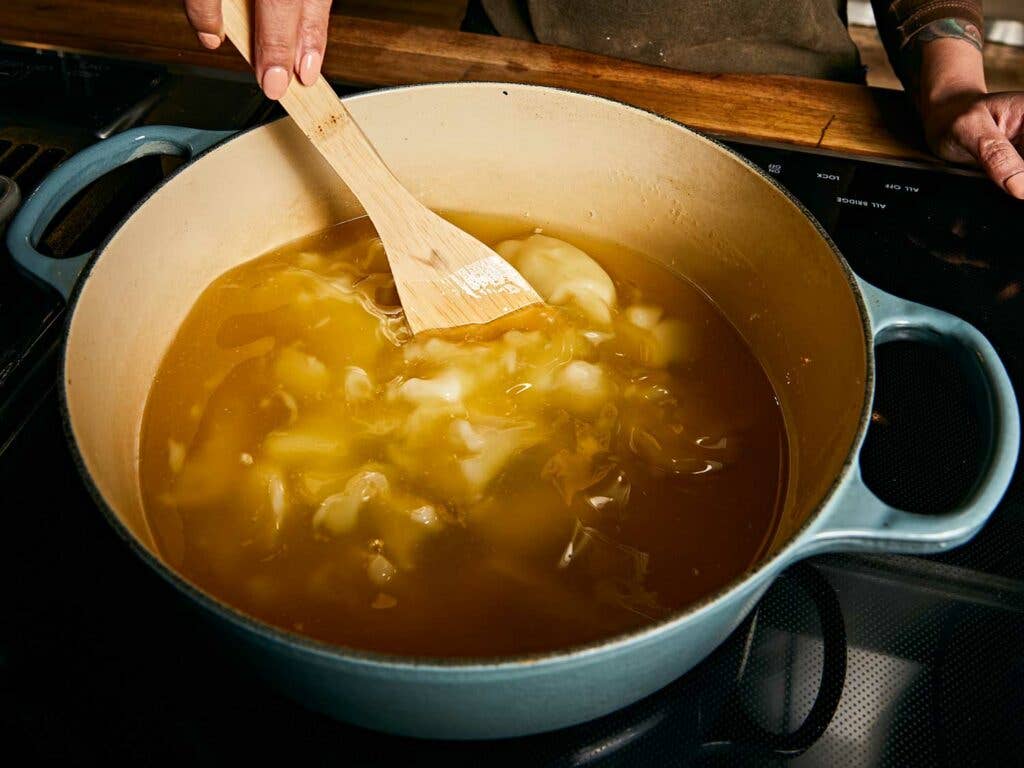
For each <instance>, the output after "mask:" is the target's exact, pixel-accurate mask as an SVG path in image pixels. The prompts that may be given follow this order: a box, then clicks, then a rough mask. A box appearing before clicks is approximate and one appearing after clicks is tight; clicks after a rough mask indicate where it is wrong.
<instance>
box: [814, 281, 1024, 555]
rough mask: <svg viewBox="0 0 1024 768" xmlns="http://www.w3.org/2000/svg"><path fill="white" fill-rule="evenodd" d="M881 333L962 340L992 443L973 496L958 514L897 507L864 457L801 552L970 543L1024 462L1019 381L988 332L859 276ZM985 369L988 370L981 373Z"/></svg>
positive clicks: (881, 336) (878, 339)
mask: <svg viewBox="0 0 1024 768" xmlns="http://www.w3.org/2000/svg"><path fill="white" fill-rule="evenodd" d="M859 282H860V287H861V291H862V292H863V294H864V297H865V299H866V302H867V308H868V314H869V315H870V316H871V326H872V328H873V331H874V344H875V346H878V345H879V344H882V343H884V342H886V341H888V340H892V339H897V338H902V339H918V340H921V341H926V342H933V343H936V342H938V343H949V342H953V343H955V344H956V345H958V346H960V347H961V348H962V350H963V351H964V352H966V354H964V355H963V360H964V363H965V367H966V368H968V369H970V370H969V371H968V373H971V374H973V375H975V376H976V377H978V378H979V379H980V384H981V386H979V387H978V391H979V392H980V396H981V397H982V398H984V401H983V402H982V403H981V409H982V411H984V412H986V413H987V417H988V418H987V420H986V421H987V423H986V424H985V425H984V428H985V429H986V432H987V435H988V448H987V451H986V455H985V457H984V462H983V464H984V466H983V469H982V473H981V477H980V478H979V480H978V481H977V483H976V484H975V486H974V488H973V490H972V491H971V493H970V494H969V495H968V497H967V498H966V499H965V500H964V501H963V502H962V503H961V504H960V505H959V506H958V507H957V508H956V509H955V510H953V511H952V512H951V513H949V514H945V515H919V514H914V513H911V512H904V511H903V510H899V509H894V508H893V507H891V506H889V505H888V504H886V503H885V502H884V501H882V500H881V499H879V498H878V497H877V496H876V495H875V494H874V493H872V492H871V490H870V489H869V488H868V487H867V485H865V483H864V480H863V478H862V477H861V472H860V464H859V462H858V463H857V464H856V465H855V466H854V467H852V468H851V472H850V473H849V475H848V476H847V478H846V479H845V480H844V481H843V483H842V484H841V485H840V487H839V488H837V489H836V491H835V496H834V498H833V500H832V504H834V505H835V507H836V512H835V513H834V514H833V515H830V516H829V517H828V518H827V521H826V522H825V524H824V525H823V527H822V529H821V530H819V531H818V532H817V533H816V534H815V535H814V537H813V539H812V541H811V542H810V545H809V548H808V549H807V550H804V551H803V552H802V553H801V554H802V555H806V554H816V553H819V552H826V551H832V550H868V551H875V552H906V553H919V554H925V553H930V552H941V551H943V550H946V549H950V548H952V547H956V546H959V545H960V544H963V543H965V542H967V541H969V540H970V539H971V538H972V537H973V536H974V535H975V534H976V533H977V532H978V531H979V530H980V529H981V527H982V526H983V525H984V524H985V522H986V521H987V520H988V518H989V517H990V516H991V515H992V512H993V511H995V508H996V505H997V504H998V503H999V500H1000V499H1001V498H1002V497H1003V494H1004V493H1005V492H1006V489H1007V487H1008V486H1009V484H1010V480H1011V479H1012V477H1013V472H1014V468H1015V467H1016V464H1017V453H1018V449H1019V446H1020V417H1019V414H1018V410H1017V399H1016V397H1015V396H1014V392H1013V385H1012V384H1011V383H1010V377H1009V375H1008V374H1007V372H1006V368H1005V367H1004V366H1003V363H1002V361H1001V360H1000V359H999V356H998V355H997V354H996V351H995V349H994V348H993V347H992V345H991V344H990V343H989V341H988V339H986V338H985V337H984V336H983V335H982V334H981V332H980V331H979V330H978V329H977V328H975V327H974V326H972V325H971V324H970V323H967V322H966V321H964V320H961V319H960V318H958V317H955V316H953V315H950V314H948V313H947V312H943V311H941V310H938V309H932V308H931V307H926V306H924V305H922V304H916V303H914V302H911V301H905V300H903V299H900V298H897V297H896V296H892V295H890V294H888V293H885V292H884V291H882V290H879V289H878V288H875V287H874V286H873V285H870V284H868V283H866V282H864V281H863V280H859ZM979 374H980V376H979Z"/></svg>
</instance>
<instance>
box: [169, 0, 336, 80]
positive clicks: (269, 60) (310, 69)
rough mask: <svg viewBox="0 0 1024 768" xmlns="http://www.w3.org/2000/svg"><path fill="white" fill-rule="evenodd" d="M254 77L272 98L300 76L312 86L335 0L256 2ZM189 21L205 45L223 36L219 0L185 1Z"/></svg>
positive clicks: (325, 43)
mask: <svg viewBox="0 0 1024 768" xmlns="http://www.w3.org/2000/svg"><path fill="white" fill-rule="evenodd" d="M255 6H256V40H255V41H254V42H255V46H254V52H255V57H254V58H255V61H254V62H253V68H254V69H255V70H256V79H257V81H258V82H259V84H260V86H261V87H262V88H263V92H264V93H265V94H266V95H267V98H270V99H274V100H277V99H280V98H281V97H282V96H283V95H284V92H285V91H286V90H288V84H289V83H290V82H291V79H292V75H293V74H294V75H297V76H298V78H299V80H300V81H302V83H303V84H304V85H312V84H313V83H314V82H316V78H317V76H318V75H319V74H320V66H321V65H322V64H323V60H324V52H325V51H326V48H327V23H328V19H329V15H330V10H331V0H256V3H255ZM185 12H186V13H187V14H188V20H189V21H190V22H191V24H192V26H193V27H194V28H195V30H196V33H197V34H198V35H199V42H200V43H202V44H203V46H205V47H206V48H210V49H214V48H217V47H218V46H219V45H220V44H221V43H222V42H223V40H224V23H223V20H222V18H221V0H185Z"/></svg>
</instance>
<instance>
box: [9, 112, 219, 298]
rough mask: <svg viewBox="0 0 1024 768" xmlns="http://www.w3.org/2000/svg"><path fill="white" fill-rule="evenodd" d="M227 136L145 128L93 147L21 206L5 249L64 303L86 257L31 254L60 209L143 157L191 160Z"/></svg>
mask: <svg viewBox="0 0 1024 768" xmlns="http://www.w3.org/2000/svg"><path fill="white" fill-rule="evenodd" d="M232 133H233V132H232V131H200V130H197V129H195V128H181V127H177V126H167V125H147V126H144V127H140V128H132V129H129V130H127V131H125V132H124V133H119V134H117V135H116V136H111V137H110V138H109V139H104V140H103V141H100V142H97V143H96V144H93V145H92V146H91V147H88V148H87V149H84V150H82V151H81V152H79V153H78V154H77V155H74V156H73V157H71V158H69V159H67V160H65V161H64V162H63V163H61V164H60V166H58V168H57V170H55V171H54V172H53V173H51V174H50V175H49V176H47V177H46V179H45V180H43V182H42V183H41V184H40V185H39V186H38V187H37V188H36V190H35V192H33V193H32V195H31V196H30V197H29V198H28V200H26V201H25V204H24V205H23V206H22V207H21V210H19V211H18V213H17V215H16V216H15V217H14V220H13V221H11V224H10V226H9V227H8V229H7V248H8V250H9V251H10V252H11V255H12V256H13V257H14V260H15V261H16V262H17V263H18V265H19V266H21V267H22V268H23V269H25V270H26V271H28V272H29V273H31V274H32V275H35V276H36V277H37V278H39V279H40V280H42V281H43V282H44V283H48V284H49V285H52V286H53V287H54V288H56V289H57V290H58V291H59V292H60V294H61V295H62V296H63V297H64V299H65V300H67V299H68V298H69V297H70V296H71V291H72V290H73V289H74V287H75V282H76V281H77V280H78V276H79V275H80V274H81V272H82V270H83V269H84V268H85V265H86V264H87V263H88V261H89V258H90V257H91V256H92V254H91V253H82V254H79V255H77V256H71V257H67V258H61V259H55V258H52V257H49V256H44V255H43V254H41V253H40V252H39V251H38V250H37V248H38V246H39V240H40V239H41V238H42V236H43V232H45V231H46V228H47V226H49V224H50V221H51V220H52V219H53V217H54V216H56V215H57V214H58V213H59V212H60V210H61V208H63V207H64V206H65V205H66V204H67V202H68V201H69V200H71V198H73V197H74V196H75V195H77V194H78V193H79V192H80V191H81V190H82V189H84V188H85V187H86V186H88V185H89V184H91V183H92V182H93V181H95V180H96V179H98V178H100V177H101V176H103V175H105V174H107V173H109V172H110V171H112V170H114V169H115V168H117V167H118V166H121V165H124V164H125V163H129V162H131V161H132V160H136V159H138V158H140V157H145V156H146V155H173V156H176V157H184V158H185V159H191V158H193V157H195V156H196V155H198V154H199V153H201V152H203V151H205V150H206V149H209V148H210V147H212V146H213V145H214V144H217V143H218V142H220V141H223V140H224V139H226V138H227V137H228V136H231V135H232Z"/></svg>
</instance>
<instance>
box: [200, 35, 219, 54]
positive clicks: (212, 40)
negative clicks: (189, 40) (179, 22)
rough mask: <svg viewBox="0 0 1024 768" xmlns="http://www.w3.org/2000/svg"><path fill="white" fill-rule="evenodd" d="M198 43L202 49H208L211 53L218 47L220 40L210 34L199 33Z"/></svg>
mask: <svg viewBox="0 0 1024 768" xmlns="http://www.w3.org/2000/svg"><path fill="white" fill-rule="evenodd" d="M199 42H200V43H202V45H203V47H204V48H209V49H210V50H211V51H212V50H214V49H215V48H219V47H220V38H219V37H217V35H215V34H213V33H212V32H200V33H199Z"/></svg>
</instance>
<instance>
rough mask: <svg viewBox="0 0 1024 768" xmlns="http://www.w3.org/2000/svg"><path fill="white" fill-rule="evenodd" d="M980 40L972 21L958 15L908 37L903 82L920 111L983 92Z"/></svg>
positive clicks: (982, 61)
mask: <svg viewBox="0 0 1024 768" xmlns="http://www.w3.org/2000/svg"><path fill="white" fill-rule="evenodd" d="M982 42H983V41H982V36H981V31H980V30H979V29H978V27H977V26H976V25H974V24H972V23H969V22H964V21H961V20H958V19H940V20H938V21H934V22H931V23H930V24H928V25H926V26H925V27H923V28H922V29H921V30H920V31H918V33H917V34H915V35H914V37H913V38H911V39H910V40H909V41H908V43H907V44H906V47H905V48H904V51H903V61H904V83H905V84H906V85H907V89H908V91H909V92H910V95H911V97H912V98H913V100H914V103H915V104H916V105H917V107H918V109H919V110H921V112H922V113H924V112H926V111H927V110H928V109H929V108H931V107H933V106H935V105H939V104H943V103H948V102H949V101H951V100H957V101H959V100H962V99H965V98H971V97H978V96H982V95H984V94H985V93H986V92H987V89H986V87H985V63H984V59H983V58H982V53H981V51H982Z"/></svg>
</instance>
